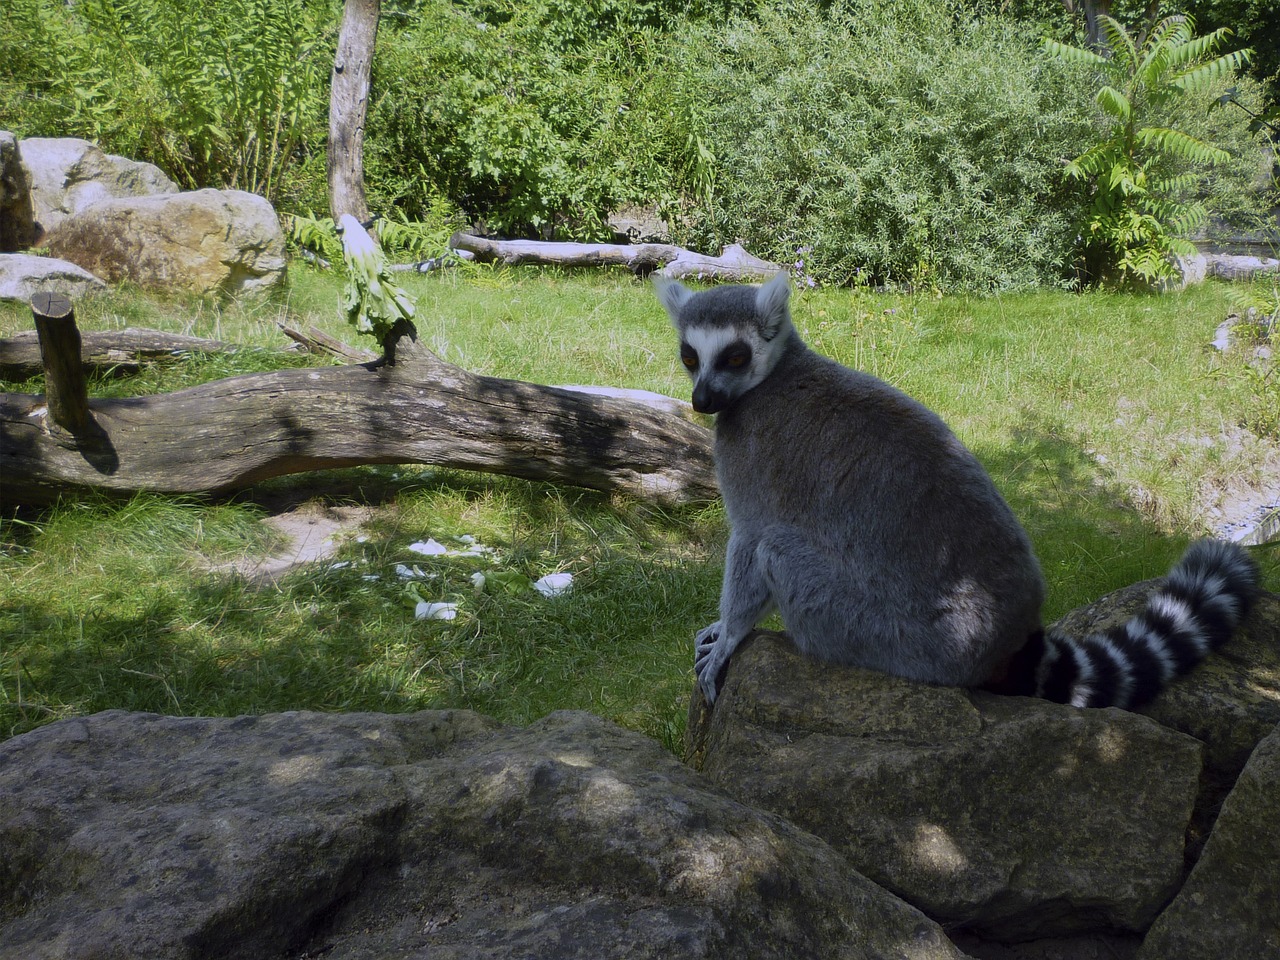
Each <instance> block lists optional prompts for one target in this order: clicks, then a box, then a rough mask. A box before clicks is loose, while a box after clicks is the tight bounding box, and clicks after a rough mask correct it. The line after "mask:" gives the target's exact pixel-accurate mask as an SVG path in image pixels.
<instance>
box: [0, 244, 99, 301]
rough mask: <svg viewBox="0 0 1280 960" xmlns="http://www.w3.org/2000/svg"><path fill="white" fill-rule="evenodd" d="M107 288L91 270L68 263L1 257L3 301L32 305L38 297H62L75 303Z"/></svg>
mask: <svg viewBox="0 0 1280 960" xmlns="http://www.w3.org/2000/svg"><path fill="white" fill-rule="evenodd" d="M106 289H107V285H106V284H105V283H103V282H102V281H101V280H99V279H98V278H97V277H95V276H94V275H93V274H92V273H90V272H89V271H88V270H85V269H83V268H82V267H77V266H76V265H75V264H74V263H68V262H67V261H65V260H55V259H53V258H52V257H33V256H30V255H29V254H25V253H0V300H17V301H19V302H21V303H29V302H30V301H31V298H32V297H33V296H35V295H36V294H37V293H40V292H42V291H47V292H49V293H61V294H63V295H65V296H67V297H69V298H71V300H72V301H73V302H74V301H76V300H80V299H82V298H83V297H86V296H88V295H89V294H91V293H99V292H101V291H103V290H106Z"/></svg>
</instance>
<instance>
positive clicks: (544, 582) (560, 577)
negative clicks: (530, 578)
mask: <svg viewBox="0 0 1280 960" xmlns="http://www.w3.org/2000/svg"><path fill="white" fill-rule="evenodd" d="M571 586H573V574H572V573H549V574H547V575H546V576H545V577H543V578H542V579H541V580H538V581H536V582H535V583H534V585H533V587H534V589H535V590H537V591H538V592H539V593H540V594H542V595H543V596H544V597H558V596H560V594H562V593H564V592H565V591H566V590H568V589H569V588H570V587H571Z"/></svg>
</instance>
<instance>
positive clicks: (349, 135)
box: [327, 0, 381, 221]
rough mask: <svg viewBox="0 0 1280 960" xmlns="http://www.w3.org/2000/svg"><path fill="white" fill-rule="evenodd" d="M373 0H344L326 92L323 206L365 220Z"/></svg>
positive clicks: (335, 213) (376, 4)
mask: <svg viewBox="0 0 1280 960" xmlns="http://www.w3.org/2000/svg"><path fill="white" fill-rule="evenodd" d="M380 12H381V3H380V2H379V0H346V3H344V4H343V9H342V26H341V28H340V29H339V32H338V52H337V56H336V57H335V58H334V62H333V82H332V86H331V88H330V93H329V151H328V170H327V173H328V176H329V209H330V212H331V213H332V214H333V219H334V220H337V219H338V218H339V217H341V216H342V215H343V214H344V213H349V214H351V215H352V216H353V217H355V218H356V219H357V220H361V221H364V220H368V219H369V206H368V203H367V202H366V200H365V195H364V124H365V116H366V114H367V113H368V109H369V78H370V75H371V72H372V69H373V48H374V44H375V43H376V41H377V38H378V14H379V13H380Z"/></svg>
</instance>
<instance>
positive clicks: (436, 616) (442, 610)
mask: <svg viewBox="0 0 1280 960" xmlns="http://www.w3.org/2000/svg"><path fill="white" fill-rule="evenodd" d="M413 615H414V616H415V617H416V618H417V619H419V620H453V619H454V618H455V617H457V616H458V605H457V604H456V603H427V602H426V601H425V600H424V601H422V602H420V603H419V604H418V605H417V606H415V607H414V608H413Z"/></svg>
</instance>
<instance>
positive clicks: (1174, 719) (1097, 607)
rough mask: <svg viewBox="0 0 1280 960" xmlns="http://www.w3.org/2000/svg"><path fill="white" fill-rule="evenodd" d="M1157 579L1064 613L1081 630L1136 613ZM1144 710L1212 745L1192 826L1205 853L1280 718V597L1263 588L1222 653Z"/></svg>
mask: <svg viewBox="0 0 1280 960" xmlns="http://www.w3.org/2000/svg"><path fill="white" fill-rule="evenodd" d="M1154 585H1155V581H1149V582H1147V583H1139V584H1135V585H1133V586H1131V587H1126V588H1124V589H1122V590H1117V591H1115V592H1114V593H1110V594H1108V595H1107V596H1105V597H1103V598H1101V599H1100V600H1097V601H1095V602H1094V603H1091V604H1089V605H1088V606H1085V607H1081V608H1080V609H1078V610H1074V611H1072V612H1071V613H1069V614H1067V615H1066V616H1065V617H1063V618H1062V619H1061V620H1060V621H1059V622H1058V626H1059V627H1061V628H1062V629H1064V630H1065V631H1066V632H1067V633H1069V634H1072V635H1075V636H1082V635H1085V634H1087V633H1092V632H1095V631H1098V630H1106V629H1107V628H1109V627H1112V626H1114V625H1116V624H1119V623H1123V622H1124V621H1125V620H1127V619H1129V617H1131V616H1133V615H1134V614H1135V613H1137V612H1138V611H1139V610H1140V609H1142V606H1143V604H1144V603H1145V602H1146V597H1147V595H1148V594H1149V593H1150V592H1151V589H1152V587H1153V586H1154ZM1140 712H1141V713H1143V714H1145V715H1146V716H1148V717H1150V718H1152V719H1153V720H1155V721H1157V722H1158V723H1160V724H1161V725H1163V726H1165V727H1168V728H1170V729H1172V730H1178V731H1180V732H1182V733H1185V734H1187V735H1188V736H1192V737H1195V738H1196V739H1197V740H1199V741H1200V742H1202V743H1203V744H1204V745H1205V770H1204V776H1203V779H1202V782H1201V793H1200V796H1199V797H1198V798H1197V802H1196V812H1195V817H1194V819H1193V821H1192V829H1191V831H1190V840H1191V844H1192V846H1191V851H1190V852H1191V853H1192V855H1194V854H1196V853H1198V851H1199V848H1200V846H1201V844H1202V843H1203V841H1204V838H1205V836H1207V833H1208V829H1209V827H1210V826H1211V825H1212V823H1213V819H1214V817H1215V816H1217V812H1218V807H1219V806H1220V805H1221V804H1222V801H1223V799H1224V798H1225V797H1226V795H1227V793H1228V792H1229V791H1230V789H1231V787H1232V785H1233V784H1234V783H1235V781H1236V778H1237V777H1238V776H1239V775H1240V771H1241V770H1243V769H1244V765H1245V763H1247V762H1248V760H1249V757H1250V755H1251V754H1252V753H1253V750H1254V748H1255V747H1256V746H1257V745H1258V743H1259V742H1260V741H1261V740H1262V739H1263V738H1264V737H1266V736H1267V735H1268V734H1270V733H1271V731H1272V730H1274V729H1275V727H1276V724H1278V723H1280V597H1277V596H1276V595H1275V594H1271V593H1264V594H1263V595H1262V596H1261V598H1260V599H1259V600H1258V603H1257V605H1256V606H1255V607H1254V610H1253V613H1252V614H1250V616H1249V619H1248V620H1247V621H1246V622H1245V624H1244V626H1243V627H1242V629H1241V630H1240V632H1239V633H1238V634H1237V635H1236V636H1234V637H1232V639H1231V641H1230V642H1229V643H1228V644H1227V645H1226V646H1225V647H1224V648H1223V649H1222V650H1221V651H1220V652H1218V653H1216V654H1214V655H1213V656H1211V657H1209V658H1208V659H1206V660H1205V661H1204V662H1203V663H1202V664H1201V665H1200V666H1199V667H1197V668H1196V669H1195V670H1193V671H1191V673H1189V674H1187V675H1186V676H1185V677H1182V678H1181V679H1179V680H1177V681H1176V682H1174V683H1173V684H1171V685H1170V686H1169V687H1168V688H1167V689H1166V690H1164V691H1163V692H1162V693H1161V694H1160V696H1159V697H1157V698H1156V699H1155V700H1154V701H1153V702H1152V703H1151V704H1150V705H1148V706H1146V707H1144V708H1143V709H1142V710H1141V711H1140Z"/></svg>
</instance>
